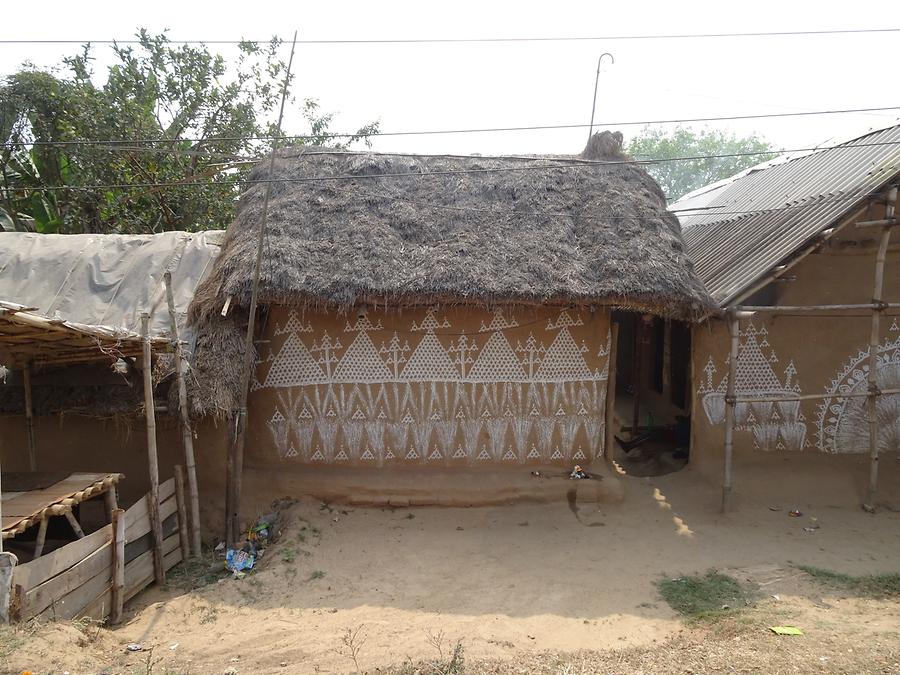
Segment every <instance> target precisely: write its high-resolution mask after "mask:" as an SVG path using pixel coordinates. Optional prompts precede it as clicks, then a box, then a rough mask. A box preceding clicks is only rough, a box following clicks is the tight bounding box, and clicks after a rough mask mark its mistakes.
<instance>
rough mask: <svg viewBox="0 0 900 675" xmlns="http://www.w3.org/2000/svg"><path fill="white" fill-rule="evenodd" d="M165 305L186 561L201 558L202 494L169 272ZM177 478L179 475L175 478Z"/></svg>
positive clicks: (167, 274) (166, 276)
mask: <svg viewBox="0 0 900 675" xmlns="http://www.w3.org/2000/svg"><path fill="white" fill-rule="evenodd" d="M164 279H165V282H166V302H167V303H168V305H169V323H170V324H171V329H172V340H174V342H175V377H176V378H177V380H178V411H179V418H180V420H181V441H182V443H183V444H184V467H185V469H186V470H187V484H188V495H189V497H190V501H191V518H190V521H188V519H187V518H184V519H183V520H181V521H180V523H179V527H181V528H182V529H183V530H184V532H185V536H187V533H188V531H190V534H191V550H190V551H189V550H188V549H187V548H186V547H185V548H184V549H183V550H182V555H184V557H185V558H188V557H190V555H191V554H193V555H195V556H199V555H200V493H199V490H198V488H197V466H196V463H195V462H194V436H193V431H192V430H191V417H190V414H189V413H188V400H187V382H186V381H185V374H184V369H185V358H184V347H183V345H182V344H181V341H180V340H179V339H178V321H177V317H176V314H175V299H174V297H173V294H172V275H171V274H170V273H169V272H166V274H165V276H164ZM176 476H177V474H176Z"/></svg>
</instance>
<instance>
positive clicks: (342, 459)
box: [334, 448, 350, 462]
mask: <svg viewBox="0 0 900 675" xmlns="http://www.w3.org/2000/svg"><path fill="white" fill-rule="evenodd" d="M348 459H350V458H349V457H347V453H346V452H344V449H343V448H341V450H340V452H338V454H336V455H335V456H334V461H335V462H346V461H347V460H348Z"/></svg>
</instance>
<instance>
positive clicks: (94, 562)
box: [20, 543, 112, 620]
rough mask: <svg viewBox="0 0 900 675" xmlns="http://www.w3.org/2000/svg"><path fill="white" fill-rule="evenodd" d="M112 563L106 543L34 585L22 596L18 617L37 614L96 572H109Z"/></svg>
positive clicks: (26, 617)
mask: <svg viewBox="0 0 900 675" xmlns="http://www.w3.org/2000/svg"><path fill="white" fill-rule="evenodd" d="M111 564H112V546H111V545H110V544H109V543H107V544H106V545H104V546H103V547H101V548H100V549H98V550H96V551H94V552H93V553H91V554H90V555H89V556H88V557H87V558H85V559H84V560H82V561H80V562H79V563H77V564H75V565H73V566H72V567H70V568H69V569H67V570H66V571H65V572H63V573H62V574H57V575H56V576H55V577H53V578H52V579H50V580H48V581H45V582H44V583H42V584H41V585H40V586H36V587H35V588H33V589H32V590H30V591H28V592H27V593H25V595H24V596H23V602H22V608H21V614H20V618H21V619H22V620H27V619H30V618H31V617H33V616H37V615H38V614H40V613H41V612H43V611H44V610H45V609H47V608H48V607H49V606H50V605H51V604H53V603H54V602H56V601H58V599H60V598H62V597H64V596H66V595H68V594H69V593H71V592H72V591H74V590H76V589H77V588H79V587H81V586H82V585H84V584H85V583H87V582H88V581H89V580H90V579H92V578H93V577H95V576H97V575H98V574H107V575H108V574H109V569H110V565H111Z"/></svg>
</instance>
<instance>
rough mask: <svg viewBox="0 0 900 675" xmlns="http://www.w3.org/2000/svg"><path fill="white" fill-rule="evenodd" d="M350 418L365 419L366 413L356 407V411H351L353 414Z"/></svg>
mask: <svg viewBox="0 0 900 675" xmlns="http://www.w3.org/2000/svg"><path fill="white" fill-rule="evenodd" d="M350 419H353V420H364V419H366V414H365V413H364V412H363V411H362V410H361V409H360V408H357V409H356V412H355V413H353V416H352V417H351V418H350Z"/></svg>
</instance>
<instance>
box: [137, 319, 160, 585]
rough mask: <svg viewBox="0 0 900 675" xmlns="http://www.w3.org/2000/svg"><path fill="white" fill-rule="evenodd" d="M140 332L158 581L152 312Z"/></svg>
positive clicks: (149, 505)
mask: <svg viewBox="0 0 900 675" xmlns="http://www.w3.org/2000/svg"><path fill="white" fill-rule="evenodd" d="M141 335H142V337H143V339H144V343H143V344H144V357H143V364H142V365H143V370H144V416H145V417H146V419H147V464H148V469H149V473H150V492H149V493H148V494H147V511H148V512H149V515H150V531H151V532H152V534H153V578H154V579H155V580H156V583H157V584H164V583H165V582H166V570H165V568H164V567H163V552H162V521H161V520H160V518H159V458H158V456H157V454H156V410H155V409H154V407H153V359H152V356H151V352H150V315H149V314H148V313H147V312H143V313H142V314H141Z"/></svg>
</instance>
